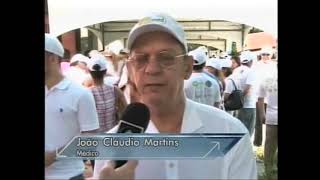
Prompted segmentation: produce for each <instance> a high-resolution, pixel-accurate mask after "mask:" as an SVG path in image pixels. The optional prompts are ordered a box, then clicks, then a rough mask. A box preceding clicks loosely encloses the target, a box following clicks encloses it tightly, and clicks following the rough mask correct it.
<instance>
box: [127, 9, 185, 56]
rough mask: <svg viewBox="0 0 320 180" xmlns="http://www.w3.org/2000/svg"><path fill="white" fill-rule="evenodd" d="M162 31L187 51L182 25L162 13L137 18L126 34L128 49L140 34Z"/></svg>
mask: <svg viewBox="0 0 320 180" xmlns="http://www.w3.org/2000/svg"><path fill="white" fill-rule="evenodd" d="M153 31H162V32H166V33H169V34H171V35H172V36H173V37H175V38H176V39H177V40H178V41H179V42H180V43H181V44H182V45H183V47H184V49H185V52H188V46H187V41H186V39H185V34H184V31H183V28H182V26H181V25H180V24H179V23H178V22H177V21H176V20H174V19H173V18H172V17H171V16H169V15H167V14H164V13H151V14H149V15H148V16H146V17H144V18H142V19H141V20H139V22H138V23H137V24H136V25H135V26H134V27H133V28H132V29H131V31H130V33H129V36H128V46H127V47H128V49H129V50H131V48H132V45H133V43H134V41H135V40H136V39H137V38H138V37H139V36H140V35H142V34H144V33H148V32H153Z"/></svg>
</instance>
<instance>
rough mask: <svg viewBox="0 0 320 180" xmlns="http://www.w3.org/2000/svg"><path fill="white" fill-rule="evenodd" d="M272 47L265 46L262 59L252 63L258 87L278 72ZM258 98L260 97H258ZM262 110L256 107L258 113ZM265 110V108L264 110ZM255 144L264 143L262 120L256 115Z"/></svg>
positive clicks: (262, 50) (260, 53)
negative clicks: (273, 58)
mask: <svg viewBox="0 0 320 180" xmlns="http://www.w3.org/2000/svg"><path fill="white" fill-rule="evenodd" d="M272 54H273V52H272V49H271V48H270V47H264V48H262V49H261V51H260V52H259V55H260V57H261V60H259V61H258V62H256V63H254V64H253V65H252V69H253V71H254V72H255V74H256V85H255V86H256V87H257V88H258V87H259V86H260V84H261V82H262V81H264V80H265V79H266V78H268V77H270V75H272V74H274V73H276V72H277V63H276V62H274V61H272V60H271V57H272ZM257 100H258V99H257ZM264 101H265V102H264V103H265V107H266V105H267V103H268V102H267V101H268V99H267V98H264ZM256 107H258V102H257V103H256ZM259 111H260V110H259V109H258V108H256V114H260V112H259ZM264 111H265V110H264ZM253 144H254V145H255V146H261V145H262V120H261V119H259V116H257V117H256V125H255V133H254V141H253Z"/></svg>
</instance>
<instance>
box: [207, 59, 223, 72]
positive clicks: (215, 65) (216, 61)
mask: <svg viewBox="0 0 320 180" xmlns="http://www.w3.org/2000/svg"><path fill="white" fill-rule="evenodd" d="M206 66H209V67H213V68H215V69H217V70H221V65H220V63H219V59H218V58H210V59H208V60H207V62H206Z"/></svg>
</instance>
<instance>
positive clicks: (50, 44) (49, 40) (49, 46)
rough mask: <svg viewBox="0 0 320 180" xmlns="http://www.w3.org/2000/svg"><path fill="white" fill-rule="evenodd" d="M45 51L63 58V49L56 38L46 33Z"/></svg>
mask: <svg viewBox="0 0 320 180" xmlns="http://www.w3.org/2000/svg"><path fill="white" fill-rule="evenodd" d="M45 51H48V52H51V53H53V54H55V55H57V56H60V57H63V56H64V48H63V46H62V44H61V43H60V41H59V40H58V38H57V37H55V36H53V35H51V34H48V33H45Z"/></svg>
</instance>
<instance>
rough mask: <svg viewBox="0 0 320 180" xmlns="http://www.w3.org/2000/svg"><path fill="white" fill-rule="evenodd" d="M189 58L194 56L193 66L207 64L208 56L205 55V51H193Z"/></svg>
mask: <svg viewBox="0 0 320 180" xmlns="http://www.w3.org/2000/svg"><path fill="white" fill-rule="evenodd" d="M188 55H189V56H192V58H193V65H194V66H195V65H200V64H203V63H205V62H206V60H207V56H206V54H205V53H204V51H202V50H200V49H195V50H192V51H190V52H189V53H188Z"/></svg>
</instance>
